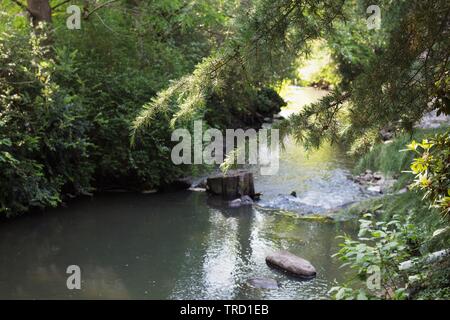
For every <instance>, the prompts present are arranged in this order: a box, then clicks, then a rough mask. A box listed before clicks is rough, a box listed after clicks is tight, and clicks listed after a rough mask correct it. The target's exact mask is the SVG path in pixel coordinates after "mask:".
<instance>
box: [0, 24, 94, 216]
mask: <svg viewBox="0 0 450 320" xmlns="http://www.w3.org/2000/svg"><path fill="white" fill-rule="evenodd" d="M0 37H1V45H0V65H2V66H3V67H2V70H1V72H0V92H2V95H1V96H0V106H1V109H0V167H1V170H0V195H1V196H0V212H2V213H6V214H7V215H10V214H13V213H17V212H21V211H24V210H26V209H28V208H29V207H46V206H56V205H57V204H59V203H60V202H61V200H62V199H61V194H62V193H71V194H79V193H86V192H88V191H89V190H90V176H91V174H92V172H93V165H92V164H91V163H90V160H89V153H90V152H91V151H92V147H93V145H92V143H91V141H90V139H89V137H88V134H87V133H88V131H89V129H90V124H89V122H88V121H86V119H85V115H86V109H85V108H84V106H83V105H82V104H81V101H80V99H79V97H78V96H77V95H75V94H71V93H70V92H68V91H67V90H65V89H64V88H61V87H60V86H59V85H58V84H57V83H56V82H55V81H54V78H53V75H54V73H55V72H58V68H59V66H58V65H57V64H56V63H55V62H54V60H53V59H51V58H48V54H49V48H48V47H47V46H45V45H44V44H43V43H44V42H45V41H46V33H45V29H42V30H41V31H40V35H37V34H35V33H31V34H23V35H14V34H6V33H3V34H2V35H1V36H0Z"/></svg>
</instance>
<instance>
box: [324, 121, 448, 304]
mask: <svg viewBox="0 0 450 320" xmlns="http://www.w3.org/2000/svg"><path fill="white" fill-rule="evenodd" d="M411 137H412V138H413V139H415V140H412V142H411V143H409V144H407V145H406V144H405V140H408V139H411ZM425 137H428V139H426V138H425ZM449 137H450V133H449V129H448V127H447V128H445V127H444V128H440V129H436V130H418V131H417V132H415V133H414V134H413V135H412V136H410V137H406V136H400V137H398V138H397V139H395V140H394V141H393V142H392V143H389V144H380V145H376V146H375V147H374V148H373V150H372V151H370V152H369V153H368V154H366V155H365V156H364V157H362V158H361V159H360V161H359V164H358V166H357V169H356V170H357V171H361V170H364V168H370V169H372V170H376V171H379V172H383V173H385V174H390V175H392V176H394V177H396V178H397V179H398V180H397V183H396V185H395V186H394V188H393V189H392V190H391V191H392V192H393V193H392V194H389V195H386V196H383V197H378V198H375V199H371V200H367V201H364V202H361V203H359V204H356V205H354V206H352V207H351V208H349V209H347V210H345V211H346V212H345V214H346V215H353V216H358V217H360V220H359V221H360V231H359V234H358V239H352V238H350V237H348V236H344V237H343V239H344V242H343V244H342V249H341V250H340V251H339V252H338V253H337V254H336V255H335V256H336V257H337V258H339V259H340V260H341V261H342V262H344V265H347V266H350V267H351V268H352V269H354V270H355V272H356V274H355V278H353V279H350V280H349V281H348V283H346V284H344V285H341V286H338V287H334V288H333V289H332V290H331V293H333V294H334V297H335V298H337V299H449V298H450V282H449V275H450V269H449V263H450V257H449V252H448V248H449V247H450V226H449V208H450V206H449V203H450V202H449V200H450V197H449V196H450V193H449V192H450V161H448V160H449V152H450V146H449V144H448V143H449ZM419 139H420V140H419ZM416 141H420V142H416ZM402 145H404V146H405V148H404V149H401V146H402ZM404 188H407V189H404ZM400 190H401V191H400ZM436 252H438V253H439V254H440V255H441V256H440V257H439V258H438V259H435V260H431V259H430V256H431V255H433V254H435V253H436ZM406 261H411V262H412V265H411V268H407V269H404V268H401V267H400V266H401V264H402V263H403V264H404V263H405V262H406ZM350 284H351V285H350Z"/></svg>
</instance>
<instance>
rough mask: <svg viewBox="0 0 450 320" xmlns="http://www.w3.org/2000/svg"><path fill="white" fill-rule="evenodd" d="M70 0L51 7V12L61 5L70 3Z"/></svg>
mask: <svg viewBox="0 0 450 320" xmlns="http://www.w3.org/2000/svg"><path fill="white" fill-rule="evenodd" d="M70 1H71V0H65V1H63V2H61V3H58V4H57V5H55V6H54V7H52V10H55V9H56V8H58V7H61V6H62V5H65V4H66V3H67V2H70Z"/></svg>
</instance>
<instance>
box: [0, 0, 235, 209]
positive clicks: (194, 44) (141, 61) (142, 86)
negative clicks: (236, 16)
mask: <svg viewBox="0 0 450 320" xmlns="http://www.w3.org/2000/svg"><path fill="white" fill-rule="evenodd" d="M71 4H72V3H71ZM73 4H78V5H80V6H82V7H83V9H82V11H83V10H84V11H85V12H91V11H93V10H94V7H92V6H93V5H94V4H93V3H92V2H86V1H73ZM68 5H69V4H65V5H63V6H60V7H58V8H57V9H56V10H54V12H53V14H52V25H48V26H46V27H45V30H44V29H43V30H40V29H36V28H33V27H32V26H30V24H29V21H28V16H27V14H25V13H24V12H21V11H22V10H23V9H22V8H20V7H19V6H17V5H16V4H14V3H9V2H7V5H6V6H4V7H3V4H2V8H1V10H0V15H1V22H0V32H1V35H0V37H1V39H0V41H1V43H0V65H1V67H0V92H1V95H0V141H1V143H0V166H1V171H0V191H1V194H0V211H1V212H2V213H6V214H8V215H11V214H15V213H19V212H23V211H26V210H28V209H30V208H33V207H47V206H55V205H58V204H59V203H61V201H63V200H64V198H66V197H67V196H74V195H77V194H84V193H90V192H91V191H93V190H100V191H101V190H105V189H110V188H117V187H120V188H125V189H130V190H142V189H146V188H155V187H158V186H160V185H164V184H167V183H170V182H171V181H172V180H174V179H175V178H177V177H179V176H181V175H183V174H186V172H187V170H186V168H181V167H176V166H175V165H173V164H172V162H171V161H169V159H170V152H171V147H172V145H173V142H171V141H170V136H171V131H172V127H171V126H170V118H168V117H167V116H166V115H164V114H162V113H161V114H158V115H157V116H156V117H155V119H154V120H155V121H154V122H152V124H151V125H150V126H149V127H148V131H147V132H146V133H145V134H142V135H141V136H140V139H139V141H138V143H136V144H135V145H134V146H133V147H131V146H130V143H129V135H130V131H129V129H130V124H131V123H132V121H133V120H134V119H135V117H136V115H137V112H138V110H139V109H140V108H141V107H142V105H143V104H145V103H146V102H147V101H149V100H150V99H152V97H154V95H155V93H156V92H158V91H159V90H160V89H161V88H163V87H165V86H166V85H167V83H168V82H169V81H170V80H171V79H174V78H178V77H181V76H182V75H184V74H186V73H188V72H191V71H192V70H193V68H194V66H195V65H196V64H197V63H199V62H200V61H201V60H202V58H203V57H204V56H207V55H208V54H209V53H210V52H211V50H212V48H214V47H216V46H218V45H219V44H220V42H221V41H223V29H224V28H225V26H226V24H227V23H228V20H229V15H230V14H232V12H233V10H234V9H235V3H234V1H226V2H224V1H222V0H205V1H201V2H198V1H190V0H182V1H172V0H165V1H156V2H155V1H153V2H147V1H115V2H111V3H110V4H108V5H106V6H104V7H102V8H101V9H99V10H95V11H93V12H92V14H90V15H89V16H88V17H87V16H86V15H85V16H84V18H83V19H82V21H81V30H68V29H67V28H66V18H67V15H66V14H65V9H66V7H67V6H68ZM44 31H45V32H44ZM46 33H48V35H49V36H46V35H45V34H46ZM188 169H189V168H188Z"/></svg>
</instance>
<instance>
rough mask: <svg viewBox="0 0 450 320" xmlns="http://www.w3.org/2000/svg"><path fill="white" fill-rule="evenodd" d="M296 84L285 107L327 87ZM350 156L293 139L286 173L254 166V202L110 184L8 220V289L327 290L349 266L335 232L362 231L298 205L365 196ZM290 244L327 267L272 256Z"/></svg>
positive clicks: (0, 275) (96, 294)
mask: <svg viewBox="0 0 450 320" xmlns="http://www.w3.org/2000/svg"><path fill="white" fill-rule="evenodd" d="M289 94H290V95H291V96H290V97H291V100H289V97H288V99H287V100H288V101H289V106H288V107H287V108H286V109H285V110H284V112H291V110H295V108H299V107H301V105H302V103H303V104H304V103H307V102H311V101H314V99H317V98H319V97H320V96H322V95H323V94H324V92H321V91H318V90H314V89H309V88H291V92H290V93H289ZM292 96H294V97H296V98H292ZM351 165H352V162H351V160H350V159H348V158H347V157H346V156H345V154H343V153H342V152H340V151H339V150H338V149H337V148H333V147H324V148H322V149H321V150H319V151H317V152H313V153H311V154H305V152H304V150H303V148H302V147H301V146H297V145H295V144H293V143H289V144H288V146H287V149H286V150H285V151H284V152H283V154H282V156H281V161H280V171H279V173H278V175H276V176H267V177H265V176H258V175H257V176H256V180H255V186H256V190H257V191H259V192H262V193H263V196H262V199H261V201H260V203H259V204H258V205H256V206H253V207H241V208H238V209H231V208H227V207H226V206H221V205H217V204H216V203H213V202H212V201H211V200H210V199H208V195H207V194H205V193H201V192H190V191H185V192H176V193H166V194H148V195H140V194H126V193H124V194H105V195H96V196H95V197H93V198H92V199H90V198H82V199H76V200H73V201H71V202H69V203H68V205H67V206H66V207H65V208H57V209H51V210H47V211H45V212H42V213H36V214H28V215H24V216H21V217H19V218H16V219H13V220H10V221H6V222H3V223H1V224H0V256H1V257H2V258H1V259H0V298H2V299H13V298H21V299H40V298H47V299H53V298H60V299H78V298H87V299H117V298H124V299H322V298H327V297H328V294H327V292H328V290H329V289H330V288H331V287H332V286H333V285H334V283H335V281H341V280H343V279H344V278H345V273H346V271H345V270H344V269H340V268H339V266H340V263H339V261H336V260H335V259H333V258H332V257H331V255H332V254H334V253H335V252H336V251H337V250H338V243H339V242H340V240H339V239H336V237H337V236H338V235H343V234H344V233H347V234H353V233H354V232H355V225H354V222H352V221H336V222H329V223H324V222H317V221H304V220H302V219H299V218H298V216H299V215H301V214H310V213H315V214H323V213H327V212H329V211H330V210H333V209H334V208H337V207H339V206H342V205H345V204H347V203H350V202H353V201H357V200H359V199H360V198H361V197H362V195H361V192H360V190H359V188H358V187H357V186H356V185H355V184H353V182H351V181H350V180H349V179H347V177H346V176H347V175H348V170H349V168H350V167H351ZM291 191H296V193H297V197H292V196H289V194H290V193H291ZM280 249H286V250H289V251H291V252H292V253H294V254H298V255H299V256H301V257H303V258H305V259H307V260H309V261H310V262H311V263H312V264H313V265H314V266H315V267H316V269H317V277H316V278H315V279H313V280H309V281H299V280H298V279H295V278H292V277H289V276H287V275H285V274H283V273H281V272H279V271H276V270H273V269H271V268H269V267H268V266H267V265H266V263H265V257H266V255H267V254H269V253H271V252H273V251H276V250H280ZM69 265H78V266H79V267H80V268H81V279H82V288H81V290H68V289H67V286H66V279H67V277H68V276H69V275H68V274H66V268H67V267H68V266H69ZM251 278H270V279H275V280H277V281H278V283H279V288H277V289H271V290H266V289H256V288H252V287H250V286H249V285H248V284H247V281H248V279H251Z"/></svg>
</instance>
